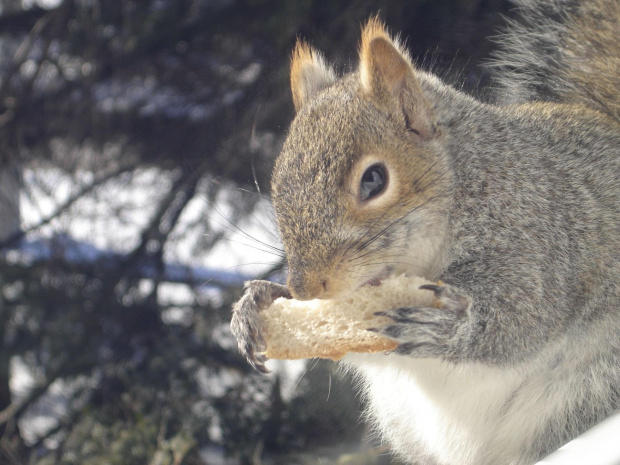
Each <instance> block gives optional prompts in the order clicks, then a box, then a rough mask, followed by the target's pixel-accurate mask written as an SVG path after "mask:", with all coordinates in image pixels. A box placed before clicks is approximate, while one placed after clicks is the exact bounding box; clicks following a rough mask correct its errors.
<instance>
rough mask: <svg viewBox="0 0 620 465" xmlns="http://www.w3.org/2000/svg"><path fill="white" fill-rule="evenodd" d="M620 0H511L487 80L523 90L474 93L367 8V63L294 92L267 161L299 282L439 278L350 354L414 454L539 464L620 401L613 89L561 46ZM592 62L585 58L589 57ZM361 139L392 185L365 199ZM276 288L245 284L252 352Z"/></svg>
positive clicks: (242, 338) (246, 343)
mask: <svg viewBox="0 0 620 465" xmlns="http://www.w3.org/2000/svg"><path fill="white" fill-rule="evenodd" d="M617 3H618V2H616V0H595V1H594V2H592V3H588V2H583V3H577V2H573V1H571V2H561V1H555V0H545V1H541V2H538V3H536V4H534V3H533V2H529V1H527V2H526V1H523V2H522V6H523V15H524V16H525V18H526V20H525V22H524V23H523V25H522V26H517V25H512V26H511V30H512V31H513V32H510V34H511V35H510V36H508V37H506V38H504V39H503V43H504V51H503V52H501V53H500V54H499V55H498V56H499V57H500V59H502V60H503V64H502V63H500V64H499V65H498V66H497V68H498V69H499V74H498V76H500V77H498V82H502V83H503V84H502V85H503V86H504V87H505V88H507V89H508V88H513V87H512V86H514V89H518V90H516V91H515V92H516V94H515V95H516V98H517V99H518V100H521V101H527V102H530V103H525V104H518V105H516V104H511V105H508V104H503V105H489V104H484V103H481V102H478V101H476V100H475V99H472V98H471V97H469V96H467V95H464V94H463V93H461V92H459V91H457V90H455V89H453V88H451V87H448V86H446V85H444V84H442V83H441V82H440V81H439V80H438V79H437V78H435V77H434V76H432V75H429V74H425V73H421V72H418V71H416V70H414V69H413V68H412V67H409V66H410V65H404V64H403V63H407V60H408V58H407V57H406V54H404V53H402V50H401V49H400V48H399V47H400V46H399V45H398V44H397V43H395V42H394V43H393V47H392V48H390V47H388V46H385V43H384V42H381V41H384V40H389V37H388V36H387V35H386V34H385V33H384V32H381V31H379V32H377V30H378V26H377V24H376V21H375V22H374V23H373V24H372V27H370V28H367V29H366V30H365V32H364V33H363V34H364V35H363V41H362V42H363V43H362V60H368V62H367V63H364V65H365V66H363V67H361V68H360V71H358V72H354V73H352V74H349V75H347V76H345V77H343V78H341V79H339V80H337V81H336V82H335V83H334V84H332V85H329V86H328V87H326V88H324V89H322V90H320V91H318V92H317V93H316V94H315V95H309V94H308V93H307V92H306V93H304V92H299V95H304V97H306V96H307V97H308V98H307V99H305V100H304V101H303V102H301V104H302V106H301V107H300V108H299V109H298V114H297V117H296V118H295V121H294V122H293V123H292V125H291V129H290V133H289V135H288V138H287V141H286V143H285V145H284V148H283V151H282V154H281V155H280V157H279V158H278V161H277V163H276V167H275V170H274V174H273V178H272V186H273V189H272V192H273V203H274V207H275V211H276V216H277V221H278V227H279V229H280V232H281V235H282V240H283V243H284V247H285V250H286V252H287V257H288V264H289V270H290V271H289V278H288V283H287V287H288V291H290V293H291V296H292V297H295V298H299V299H310V298H331V297H334V296H338V295H343V294H346V293H347V292H351V291H354V290H355V289H356V288H357V287H358V286H360V285H363V284H364V282H366V281H368V280H369V279H373V278H376V277H377V276H384V275H385V274H386V273H387V274H390V273H401V272H405V273H409V274H417V275H421V276H424V277H426V278H428V279H431V280H436V279H438V278H440V279H441V280H442V281H443V283H444V284H441V285H439V284H438V285H437V286H430V287H427V289H428V290H429V292H435V293H436V297H437V298H438V299H439V301H440V303H441V305H440V308H438V309H437V308H417V307H410V308H409V307H405V308H399V309H390V308H386V309H385V311H384V312H383V313H384V314H385V315H387V316H389V317H391V318H392V320H393V323H392V324H390V325H387V326H386V327H383V328H370V329H371V330H372V331H376V332H380V333H382V334H384V335H386V336H388V337H391V338H393V339H395V340H396V341H397V342H399V344H400V345H399V347H398V348H397V349H396V351H394V353H392V354H390V355H389V356H384V355H381V354H373V355H364V356H350V357H349V358H348V359H347V364H348V366H349V367H351V369H352V370H353V371H354V372H355V373H357V374H358V375H359V379H360V382H361V389H362V392H363V393H364V395H365V398H366V399H367V401H368V404H369V412H370V413H369V416H370V417H371V418H372V419H373V421H375V422H376V424H377V428H378V430H379V431H380V433H381V434H382V435H383V437H384V438H385V439H386V440H387V441H388V442H389V443H390V444H391V445H392V448H393V451H394V452H395V453H396V454H398V455H400V456H401V457H402V458H403V459H404V460H405V461H406V462H407V463H420V462H419V461H422V462H421V463H425V464H426V463H428V464H442V465H444V464H459V465H464V464H470V465H499V464H512V465H517V464H523V465H524V464H528V463H533V462H535V461H536V460H538V459H540V458H541V457H543V456H544V455H545V454H547V453H548V452H550V451H552V450H554V449H556V448H558V447H559V446H561V445H562V444H563V443H564V442H566V441H568V440H569V439H571V438H573V437H575V436H576V435H578V434H580V433H581V432H583V431H585V430H586V429H588V428H589V427H591V426H592V425H594V424H595V423H597V422H599V421H601V420H602V419H604V418H605V417H606V416H608V415H609V414H611V413H612V412H613V411H614V410H616V409H618V408H620V187H619V182H618V180H619V179H620V124H619V121H618V114H617V108H618V101H617V98H618V97H617V95H616V96H615V98H616V100H609V99H607V100H605V101H602V100H601V99H600V98H599V97H601V96H603V95H607V94H606V93H604V92H601V90H600V88H599V87H597V86H598V84H597V85H592V86H589V85H585V86H584V82H585V81H583V80H582V78H583V77H584V76H586V77H587V76H589V75H590V73H589V71H588V70H584V68H583V67H581V69H578V70H577V72H576V73H575V72H572V71H569V70H568V68H569V65H568V64H567V63H566V61H565V59H566V57H571V59H572V58H574V57H577V56H580V55H579V54H580V53H582V51H581V49H576V50H574V51H573V52H571V51H570V50H568V49H566V48H565V47H566V44H571V43H573V42H575V41H574V40H573V38H574V37H575V34H577V33H578V32H580V31H581V32H583V31H582V30H583V29H584V27H586V28H587V27H592V24H593V22H592V21H590V19H588V18H589V17H588V18H586V19H585V20H584V19H583V18H582V16H583V15H586V16H587V15H596V14H599V15H600V14H603V13H605V12H607V11H609V10H610V9H611V10H614V9H615V8H617ZM564 6H565V7H566V9H565V10H562V8H561V7H564ZM546 15H550V16H546ZM571 15H572V16H571ZM580 15H581V16H580ZM610 24H612V26H610V27H611V28H612V29H613V25H614V24H616V23H614V22H613V21H612V23H610ZM575 25H576V26H575ZM610 27H606V28H605V27H604V28H602V29H601V30H602V32H601V34H603V35H604V36H605V35H606V34H608V33H609V30H610ZM523 28H525V29H523ZM525 31H528V32H530V33H531V35H530V36H529V37H524V34H525ZM584 33H586V32H584ZM589 33H594V34H596V32H595V31H594V32H592V31H590V32H589ZM589 33H586V34H589ZM517 35H518V37H517ZM568 36H570V37H571V39H570V40H560V39H559V38H565V37H568ZM386 37H388V39H386ZM608 39H609V38H608V37H606V36H605V37H602V38H600V40H599V41H598V43H610V41H609V40H608ZM364 40H366V42H364ZM375 40H377V41H379V42H381V43H380V44H379V45H376V44H377V42H374V41H375ZM373 42H374V43H375V45H376V46H374V45H372V44H373ZM586 42H587V43H592V40H591V38H590V36H588V40H587V41H586ZM365 43H367V44H368V43H369V44H371V45H364V44H365ZM513 45H514V50H512V51H510V50H508V48H510V47H512V46H513ZM373 47H374V48H373ZM386 50H388V52H386ZM373 53H374V54H375V55H373ZM608 53H609V56H610V59H611V60H612V61H613V60H617V59H618V57H619V56H620V53H618V45H614V46H613V47H612V48H611V49H609V50H608ZM308 56H310V54H308ZM373 60H374V61H373ZM545 60H546V61H545ZM602 61H603V58H602V57H597V58H596V59H592V60H590V61H589V62H590V63H593V66H594V68H593V69H595V70H596V72H597V73H599V72H601V68H600V67H597V66H598V65H597V63H600V62H602ZM294 66H295V65H294ZM308 66H310V67H311V66H312V65H311V64H309V65H308ZM297 69H302V70H303V69H304V68H303V67H302V66H299V63H297ZM610 69H611V70H612V71H613V72H616V71H617V69H615V70H614V68H613V67H611V68H610ZM515 70H519V72H516V71H515ZM510 73H515V74H516V76H515V77H512V78H511V77H510ZM528 73H529V74H528ZM302 74H303V73H302ZM402 76H405V78H403V79H402V80H400V79H401V77H402ZM569 76H576V77H575V79H576V80H575V81H574V82H572V83H571V84H570V86H568V85H567V82H566V79H568V78H569ZM556 79H557V82H555V80H556ZM618 81H620V76H619V74H613V75H604V76H601V77H600V82H602V83H610V82H613V83H616V82H618ZM299 82H303V79H299ZM586 84H587V82H586ZM294 85H295V84H294ZM613 85H616V84H613ZM301 90H307V89H301ZM414 93H415V95H413V94H414ZM593 96H595V97H596V98H595V97H593ZM539 100H544V102H540V101H539ZM412 121H413V122H414V124H418V125H420V126H418V127H424V128H425V131H417V130H416V127H412V126H411V122H412ZM428 128H432V129H428ZM369 157H370V159H371V160H373V159H374V158H377V159H379V160H380V161H381V162H385V164H386V166H387V167H388V168H389V169H388V171H389V173H390V176H391V178H390V179H391V180H392V181H393V183H392V184H389V188H388V190H387V191H386V193H385V194H383V197H381V196H379V198H378V200H377V199H375V200H373V202H374V203H372V202H370V203H367V204H364V203H361V202H359V200H358V201H356V200H355V199H356V197H355V195H356V194H355V186H356V184H355V183H356V179H355V177H354V176H353V174H354V173H356V172H357V171H356V170H359V169H360V166H361V167H362V168H363V166H365V165H364V160H366V159H368V158H369ZM373 157H374V158H373ZM392 181H391V182H392ZM373 205H376V206H373ZM274 289H275V291H274V292H272V291H273V289H271V290H269V289H267V287H266V286H265V285H264V284H250V285H249V287H248V291H247V293H246V295H245V296H244V297H243V299H242V300H241V301H240V302H239V303H238V304H237V305H236V306H235V308H234V310H233V332H234V334H235V335H236V337H237V339H238V341H239V345H240V348H241V349H242V352H243V353H244V355H246V357H248V359H249V360H250V362H251V363H252V364H253V365H254V366H256V367H257V368H261V367H263V365H262V363H263V361H264V360H262V359H260V358H259V359H257V358H256V356H255V354H256V353H257V352H258V351H259V350H258V349H260V348H261V347H262V346H261V344H263V343H262V338H261V336H260V331H261V328H260V325H257V324H256V322H257V321H258V312H259V311H260V310H261V309H262V308H264V306H265V305H266V304H268V302H269V300H270V299H271V297H275V296H276V295H283V294H287V293H288V291H287V290H285V289H284V288H280V287H277V288H274ZM257 290H258V291H257ZM259 291H260V292H259ZM271 294H273V296H272V295H271ZM257 295H260V296H262V297H260V298H259V297H257ZM271 300H273V299H271Z"/></svg>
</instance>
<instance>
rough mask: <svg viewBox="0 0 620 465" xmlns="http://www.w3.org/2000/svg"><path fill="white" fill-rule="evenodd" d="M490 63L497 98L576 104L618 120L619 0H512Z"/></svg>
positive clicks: (619, 114)
mask: <svg viewBox="0 0 620 465" xmlns="http://www.w3.org/2000/svg"><path fill="white" fill-rule="evenodd" d="M516 4H517V6H518V9H519V11H518V18H517V19H516V20H513V21H510V22H509V25H508V27H507V30H506V31H505V33H504V34H503V35H501V36H500V37H499V38H498V45H499V50H498V51H497V52H496V53H495V56H494V60H493V61H492V62H490V63H489V68H490V70H491V73H492V76H493V79H494V83H495V87H496V90H497V92H498V99H499V100H500V101H501V102H504V103H513V102H525V101H532V100H544V101H555V102H565V103H580V104H585V105H588V106H590V107H592V108H595V109H597V110H599V111H602V112H604V113H607V114H609V115H611V116H613V117H614V118H616V119H617V120H618V121H620V0H581V1H580V0H516Z"/></svg>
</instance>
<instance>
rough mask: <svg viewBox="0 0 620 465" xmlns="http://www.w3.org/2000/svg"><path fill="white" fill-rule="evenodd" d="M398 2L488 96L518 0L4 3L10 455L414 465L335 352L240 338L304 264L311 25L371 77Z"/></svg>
mask: <svg viewBox="0 0 620 465" xmlns="http://www.w3.org/2000/svg"><path fill="white" fill-rule="evenodd" d="M376 12H379V13H380V16H381V17H382V18H383V19H384V20H385V21H386V22H387V23H388V25H389V27H390V28H391V30H392V31H395V32H398V31H400V32H401V33H402V37H403V38H404V39H406V41H407V46H408V47H409V48H410V50H411V52H412V54H413V55H414V56H415V58H416V61H417V63H418V65H419V66H420V67H421V68H423V69H427V70H432V71H433V72H435V73H437V74H438V75H440V76H442V77H443V78H444V79H446V80H447V81H450V82H452V83H454V84H455V85H457V86H459V88H463V89H464V90H466V91H467V92H470V93H473V94H476V95H479V96H481V98H485V95H486V89H487V86H488V76H487V75H486V74H485V71H484V68H483V67H482V66H481V64H482V63H483V62H484V60H487V59H488V58H489V56H490V54H491V53H492V43H491V42H490V41H489V40H488V37H489V36H493V35H495V34H497V33H498V31H499V30H500V29H499V28H500V27H501V25H502V24H503V21H504V20H503V18H502V14H504V15H510V5H509V4H508V2H507V1H505V0H411V1H404V0H401V1H389V2H388V1H387V0H386V1H369V0H368V1H364V0H356V1H339V0H338V1H329V2H327V1H319V0H316V1H312V0H300V1H295V2H292V1H263V0H245V1H243V0H185V1H183V0H150V1H147V0H141V1H137V0H135V1H134V0H0V346H1V349H0V464H9V465H13V464H37V465H39V464H40V465H43V464H56V463H59V464H60V463H62V464H76V465H78V464H88V465H91V464H92V465H95V464H101V465H103V464H106V465H107V464H112V465H114V464H123V465H125V464H127V465H131V464H140V465H144V464H148V465H172V464H176V465H179V464H191V465H198V464H208V465H221V464H227V465H245V464H251V465H259V464H323V465H329V464H340V465H345V464H349V465H352V464H382V465H387V464H396V463H397V462H395V461H393V460H392V459H390V457H389V453H388V450H387V449H386V448H384V447H382V446H381V445H380V443H379V442H378V441H377V440H376V439H375V438H373V436H372V432H371V431H370V430H369V428H368V426H367V425H366V424H365V422H364V419H363V417H362V416H361V411H362V405H361V404H360V400H359V399H358V397H357V396H356V394H355V389H354V387H353V386H352V384H353V383H352V382H351V380H350V379H348V378H347V377H346V376H345V375H343V374H342V373H340V372H339V370H338V366H337V365H336V364H334V363H331V362H322V361H308V362H296V363H287V362H278V363H273V364H272V365H270V366H271V368H272V369H273V374H272V375H269V376H265V375H261V374H258V373H255V372H253V371H252V370H251V368H250V367H249V365H248V364H247V363H246V362H245V361H244V360H243V359H242V358H241V357H240V356H239V355H238V353H237V349H236V344H235V342H234V341H233V339H232V337H231V335H230V332H229V329H228V325H229V321H230V308H231V304H232V302H234V301H235V300H236V299H237V298H238V297H239V296H240V295H241V287H242V283H243V281H244V280H246V279H252V278H258V277H268V278H269V279H274V280H283V279H284V276H285V273H286V269H285V264H284V262H283V256H282V252H281V250H280V246H279V243H278V237H277V231H276V228H275V226H274V221H273V214H272V211H271V209H270V205H269V173H270V170H271V167H272V164H273V161H274V158H275V156H276V155H277V154H278V151H279V147H280V145H281V143H282V140H283V137H284V136H285V134H286V130H287V126H288V124H289V122H290V121H291V119H292V118H293V116H294V114H293V107H292V102H291V96H290V90H289V87H288V64H289V54H290V51H291V49H292V47H293V45H294V42H295V40H296V37H298V36H301V37H304V38H306V39H308V40H309V41H310V42H311V43H312V44H313V45H315V46H316V47H318V48H319V49H321V50H322V51H323V52H324V54H325V55H326V57H327V58H328V60H329V61H331V62H334V63H336V68H337V69H338V70H339V72H342V73H344V72H348V71H350V70H353V69H354V68H355V66H356V64H357V45H358V40H359V31H360V24H361V23H362V22H363V21H364V20H365V19H367V18H368V17H369V15H371V14H374V13H376Z"/></svg>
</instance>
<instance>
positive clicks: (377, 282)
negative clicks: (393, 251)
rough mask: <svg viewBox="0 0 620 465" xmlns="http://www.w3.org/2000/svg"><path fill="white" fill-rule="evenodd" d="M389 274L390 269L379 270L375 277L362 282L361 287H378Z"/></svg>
mask: <svg viewBox="0 0 620 465" xmlns="http://www.w3.org/2000/svg"><path fill="white" fill-rule="evenodd" d="M391 272H392V270H391V268H390V267H386V268H384V269H383V270H381V272H380V273H379V274H378V275H377V276H375V277H374V278H372V279H369V280H368V281H366V282H364V284H362V286H379V285H380V284H381V282H382V281H383V280H384V279H386V278H387V277H389V276H390V274H391Z"/></svg>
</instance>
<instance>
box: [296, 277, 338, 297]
mask: <svg viewBox="0 0 620 465" xmlns="http://www.w3.org/2000/svg"><path fill="white" fill-rule="evenodd" d="M287 287H288V289H289V291H290V292H291V294H292V296H293V298H294V299H297V300H312V299H321V298H324V297H325V295H326V294H327V291H328V287H329V285H328V281H327V279H325V278H324V277H320V276H318V277H317V276H303V275H302V276H299V275H297V274H295V273H289V275H288V281H287Z"/></svg>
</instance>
